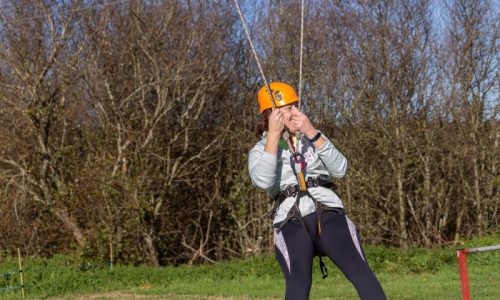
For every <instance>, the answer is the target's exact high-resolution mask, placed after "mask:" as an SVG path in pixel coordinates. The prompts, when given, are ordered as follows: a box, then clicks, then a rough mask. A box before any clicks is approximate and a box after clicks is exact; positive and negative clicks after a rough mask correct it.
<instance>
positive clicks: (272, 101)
mask: <svg viewBox="0 0 500 300" xmlns="http://www.w3.org/2000/svg"><path fill="white" fill-rule="evenodd" d="M233 2H234V5H235V6H236V10H237V11H238V15H239V16H240V20H241V23H242V24H243V29H244V30H245V34H246V36H247V39H248V42H249V43H250V47H251V48H252V52H253V56H254V57H255V61H256V62H257V66H258V67H259V72H260V76H261V77H262V80H263V81H264V85H265V86H266V89H267V92H268V93H269V96H270V97H271V103H272V105H273V108H276V104H275V103H274V96H273V93H271V88H270V87H269V83H268V82H267V79H266V76H265V75H264V71H263V70H262V66H261V65H260V60H259V56H258V55H257V51H255V47H254V46H253V42H252V38H251V37H250V32H249V31H248V28H247V24H246V22H245V19H244V18H243V14H242V13H241V9H240V5H239V4H238V0H233Z"/></svg>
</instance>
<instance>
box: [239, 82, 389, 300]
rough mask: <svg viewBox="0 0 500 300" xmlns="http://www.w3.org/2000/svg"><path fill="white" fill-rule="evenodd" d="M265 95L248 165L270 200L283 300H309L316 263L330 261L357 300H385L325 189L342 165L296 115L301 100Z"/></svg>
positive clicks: (280, 90)
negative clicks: (319, 258)
mask: <svg viewBox="0 0 500 300" xmlns="http://www.w3.org/2000/svg"><path fill="white" fill-rule="evenodd" d="M270 89H271V92H272V94H273V96H272V98H271V96H270V95H269V93H268V91H267V89H266V88H265V87H263V88H261V89H260V91H259V93H258V101H259V110H260V112H261V115H262V117H263V120H262V122H261V124H260V125H259V127H260V130H261V131H263V134H262V139H261V140H260V141H259V142H258V143H257V144H256V145H255V146H254V147H253V148H252V150H250V153H249V163H248V165H249V171H250V177H251V179H252V183H253V184H254V185H255V186H256V187H258V188H260V189H262V190H265V191H267V192H268V193H269V196H270V197H271V198H272V199H274V200H275V211H274V220H273V226H274V228H275V230H274V243H275V252H276V259H277V260H278V262H279V264H280V266H281V269H282V271H283V274H284V276H285V280H286V293H285V299H287V300H291V299H308V298H309V291H310V289H311V281H312V278H311V277H312V263H313V257H314V256H315V255H320V256H323V255H325V256H328V257H329V258H330V259H331V260H332V261H333V262H334V263H335V264H336V265H337V266H338V267H339V268H340V270H341V271H342V272H343V273H344V275H345V276H346V277H347V279H349V280H350V281H351V282H352V283H353V285H354V287H355V288H356V290H357V292H358V294H359V296H360V298H361V299H386V297H385V294H384V291H383V289H382V287H381V286H380V283H379V282H378V280H377V278H376V277H375V275H374V274H373V272H372V271H371V269H370V267H369V266H368V264H367V262H366V258H365V256H364V253H363V250H362V248H361V245H360V243H359V238H358V236H357V234H356V229H355V227H354V224H353V223H352V222H351V221H350V220H349V218H348V217H347V215H346V214H345V212H344V209H343V205H342V201H341V199H340V198H339V197H338V195H337V194H336V193H335V191H334V185H333V184H332V183H331V181H330V177H331V176H334V177H338V178H341V177H343V176H344V175H345V173H346V170H347V160H346V158H345V157H344V156H343V155H342V154H341V153H340V152H339V151H338V150H337V149H336V148H335V147H334V146H333V144H332V143H331V142H330V141H329V140H328V139H327V138H326V137H325V136H324V135H323V134H321V132H320V131H318V130H317V129H316V128H315V127H314V126H313V125H312V124H311V122H310V120H309V118H308V117H307V116H306V115H305V114H303V113H302V112H300V111H299V110H298V109H297V107H296V105H297V104H298V100H299V98H298V96H297V94H296V93H295V91H294V89H293V88H292V87H291V86H290V85H288V84H285V83H281V82H273V83H271V84H270ZM271 101H274V102H275V106H276V108H275V109H274V108H272V107H273V105H272V102H271ZM297 132H300V133H301V134H302V135H303V137H302V138H300V140H297V139H296V138H295V136H294V135H295V134H296V133H297ZM320 264H321V265H322V266H323V267H324V265H323V264H322V261H321V262H320ZM322 271H323V268H322Z"/></svg>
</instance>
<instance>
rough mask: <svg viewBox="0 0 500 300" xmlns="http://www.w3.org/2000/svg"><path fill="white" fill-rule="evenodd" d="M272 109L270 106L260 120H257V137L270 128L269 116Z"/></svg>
mask: <svg viewBox="0 0 500 300" xmlns="http://www.w3.org/2000/svg"><path fill="white" fill-rule="evenodd" d="M271 112H272V109H270V108H268V109H266V110H264V111H263V112H262V113H261V114H260V117H259V121H257V125H256V126H255V134H256V135H257V138H260V137H261V136H262V133H264V131H268V130H269V116H270V115H271Z"/></svg>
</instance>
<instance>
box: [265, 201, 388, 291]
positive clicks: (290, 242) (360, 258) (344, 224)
mask: <svg viewBox="0 0 500 300" xmlns="http://www.w3.org/2000/svg"><path fill="white" fill-rule="evenodd" d="M303 222H304V223H302V222H301V221H300V220H298V219H297V218H292V219H290V221H288V223H287V224H285V225H284V226H283V228H282V229H281V230H278V229H275V230H274V244H275V251H276V259H277V260H278V262H279V264H280V266H281V270H282V271H283V274H284V275H285V280H286V293H285V299H286V300H299V299H300V300H302V299H309V291H310V289H311V282H312V263H313V257H314V256H315V255H316V254H321V255H326V256H328V257H329V258H330V259H331V260H332V261H333V262H334V263H335V264H336V265H337V266H338V267H339V268H340V270H341V271H342V272H343V273H344V275H345V276H346V278H347V279H348V280H349V281H351V282H352V284H353V285H354V287H355V288H356V290H357V292H358V294H359V297H360V298H361V299H363V300H365V299H370V300H378V299H386V296H385V294H384V290H383V289H382V286H381V285H380V283H379V282H378V280H377V278H376V277H375V275H374V274H373V272H372V270H371V269H370V267H369V266H368V263H367V262H366V259H365V255H364V253H363V249H362V248H361V244H360V242H359V239H358V235H357V233H356V228H355V227H354V224H353V223H352V222H351V220H349V218H348V217H347V216H346V215H345V213H344V212H343V210H341V209H338V210H333V211H330V210H329V211H325V212H324V213H323V217H322V220H321V223H322V226H321V227H322V231H321V235H320V236H318V235H317V228H316V213H313V214H310V215H308V216H305V217H303ZM304 225H305V227H304Z"/></svg>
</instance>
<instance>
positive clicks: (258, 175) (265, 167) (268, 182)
mask: <svg viewBox="0 0 500 300" xmlns="http://www.w3.org/2000/svg"><path fill="white" fill-rule="evenodd" d="M277 164H278V156H277V155H276V154H271V153H268V152H265V151H264V149H260V148H259V147H258V146H255V147H254V148H253V149H252V150H250V152H249V154H248V170H249V172H250V178H251V180H252V183H253V185H254V186H256V187H257V188H259V189H262V190H265V191H270V190H271V188H272V187H273V185H274V183H275V181H276V175H277V174H276V167H277Z"/></svg>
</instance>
